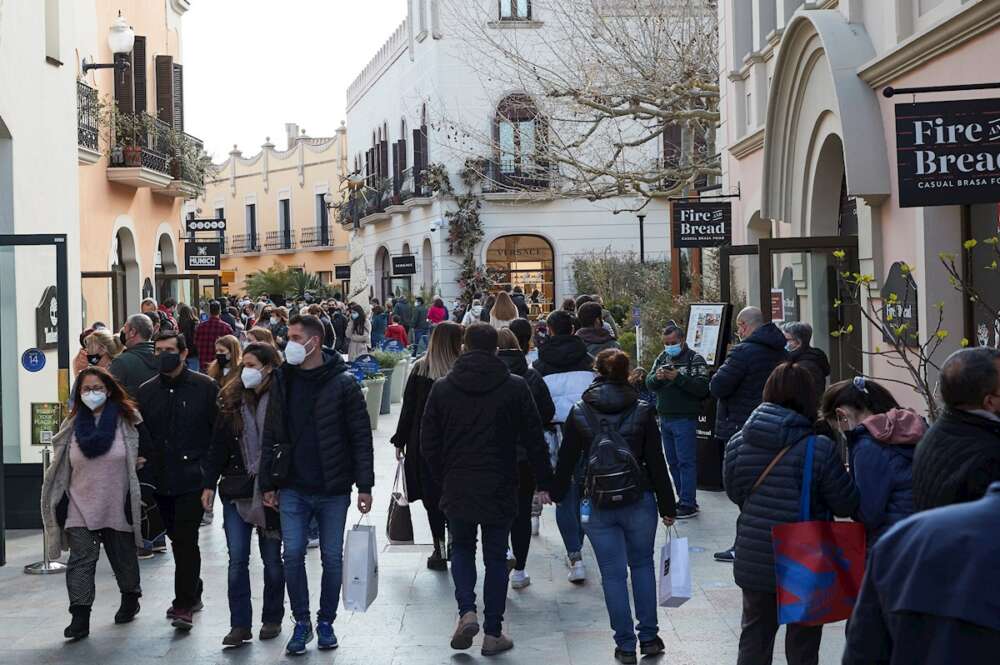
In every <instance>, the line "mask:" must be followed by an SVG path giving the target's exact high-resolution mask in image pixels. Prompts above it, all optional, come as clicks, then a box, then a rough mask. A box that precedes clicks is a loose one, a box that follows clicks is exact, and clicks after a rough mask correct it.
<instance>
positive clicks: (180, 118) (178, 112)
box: [174, 62, 184, 132]
mask: <svg viewBox="0 0 1000 665" xmlns="http://www.w3.org/2000/svg"><path fill="white" fill-rule="evenodd" d="M174 129H175V130H177V131H178V132H183V131H184V67H183V66H182V65H178V64H177V63H176V62H175V63H174Z"/></svg>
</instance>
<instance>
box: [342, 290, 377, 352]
mask: <svg viewBox="0 0 1000 665" xmlns="http://www.w3.org/2000/svg"><path fill="white" fill-rule="evenodd" d="M350 317H351V321H350V323H348V324H347V340H348V341H349V342H350V344H348V346H347V359H348V360H349V361H351V362H354V360H356V359H357V357H358V356H363V355H365V354H366V353H368V351H369V349H371V348H372V322H371V321H369V320H368V317H367V316H365V310H363V309H361V305H359V304H357V303H351V307H350Z"/></svg>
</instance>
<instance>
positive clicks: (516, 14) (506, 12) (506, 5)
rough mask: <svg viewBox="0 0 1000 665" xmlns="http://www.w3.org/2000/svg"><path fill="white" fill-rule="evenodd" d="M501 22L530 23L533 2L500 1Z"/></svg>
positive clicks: (527, 0) (520, 0)
mask: <svg viewBox="0 0 1000 665" xmlns="http://www.w3.org/2000/svg"><path fill="white" fill-rule="evenodd" d="M500 20H501V21H530V20H531V0H500Z"/></svg>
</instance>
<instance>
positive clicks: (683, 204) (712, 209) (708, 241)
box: [671, 201, 733, 247]
mask: <svg viewBox="0 0 1000 665" xmlns="http://www.w3.org/2000/svg"><path fill="white" fill-rule="evenodd" d="M732 219H733V207H732V204H730V203H729V202H728V201H720V202H711V203H701V202H697V201H674V202H673V203H672V204H671V228H672V233H673V246H674V247H722V246H723V245H729V244H731V243H732V237H733V231H732Z"/></svg>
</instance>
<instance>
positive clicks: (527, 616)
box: [0, 405, 844, 665]
mask: <svg viewBox="0 0 1000 665" xmlns="http://www.w3.org/2000/svg"><path fill="white" fill-rule="evenodd" d="M398 410H399V406H398V405H394V406H393V413H392V415H389V416H382V418H381V422H380V426H379V429H378V431H377V432H376V439H375V449H376V472H377V484H376V487H375V506H376V508H375V511H373V515H372V519H373V523H375V524H378V525H379V526H380V527H382V526H383V525H384V524H385V516H386V509H387V507H388V498H387V496H388V489H389V485H390V483H391V480H392V472H393V469H394V466H393V465H394V458H393V449H392V446H391V445H390V444H389V441H388V437H389V436H390V434H391V433H392V432H393V431H394V430H395V421H396V417H397V414H398ZM699 502H700V503H701V505H702V511H701V514H700V515H699V516H698V517H697V518H695V519H692V520H688V521H687V522H682V523H681V524H680V531H681V534H682V535H685V536H687V537H688V538H689V539H690V546H691V562H692V570H693V578H694V587H695V588H694V598H692V600H691V601H689V602H688V603H687V604H685V605H684V606H683V607H681V608H678V609H669V610H666V609H661V610H660V634H661V636H662V637H663V639H664V641H665V642H666V645H667V653H666V656H665V657H664V658H660V659H659V660H658V661H657V660H653V661H651V662H659V663H664V664H670V665H682V664H691V665H695V664H697V665H725V664H730V663H735V662H736V648H737V643H738V639H739V622H740V605H741V596H740V591H739V589H738V588H737V587H736V586H735V584H734V583H733V574H732V567H731V566H730V565H728V564H721V563H717V562H715V561H713V560H712V553H713V552H715V551H717V550H721V549H723V548H725V547H727V546H728V545H730V544H731V543H732V541H733V534H734V530H735V523H736V516H737V511H736V509H735V507H734V506H733V505H732V504H731V503H730V502H729V501H728V499H726V497H725V495H724V494H721V493H711V492H699ZM413 516H414V520H413V521H414V527H415V531H416V540H417V542H418V543H429V542H430V540H431V538H430V532H429V530H428V527H427V520H426V513H424V512H423V508H422V506H421V505H420V504H416V505H414V506H413ZM221 517H222V513H221V510H218V511H217V513H216V521H215V523H214V524H213V525H211V526H208V527H203V528H202V531H201V548H202V562H203V563H202V577H203V578H204V582H205V595H204V601H205V609H204V611H202V612H200V613H198V614H196V615H195V617H196V618H195V627H194V630H192V631H191V632H190V633H189V634H181V633H178V632H176V631H174V629H172V628H171V627H170V625H169V623H167V621H166V620H165V619H164V618H163V613H164V611H165V609H166V608H167V606H168V605H169V603H170V601H171V599H172V597H173V578H172V575H173V565H172V562H171V560H170V558H171V557H170V555H169V554H165V555H158V556H157V557H156V558H155V559H152V560H149V561H141V562H140V565H141V568H142V587H143V593H144V596H143V599H142V606H143V607H142V612H141V613H140V614H139V616H138V617H137V619H136V621H135V622H134V623H132V624H130V625H126V626H115V625H114V623H113V621H112V617H113V616H114V612H115V610H116V609H117V606H118V593H117V588H116V586H115V584H114V579H113V577H112V575H111V570H110V568H109V566H108V565H107V560H106V559H105V558H104V557H103V556H102V559H101V563H100V565H99V568H98V580H97V601H96V603H95V606H94V613H93V617H92V620H91V634H90V637H89V638H88V639H86V640H83V641H81V642H79V643H66V642H65V641H64V640H63V638H62V631H63V628H64V627H65V626H66V625H67V623H68V621H69V614H68V611H67V600H66V587H65V581H64V578H63V576H62V575H57V576H47V577H35V576H28V575H25V574H23V573H22V572H21V569H22V567H23V566H24V565H25V564H27V563H30V562H32V561H34V560H37V559H38V558H39V556H40V555H41V551H42V546H41V542H42V541H41V535H40V533H39V532H37V531H11V532H8V534H7V537H8V540H7V546H8V565H7V566H6V567H4V568H0V663H2V664H4V665H22V664H35V663H52V664H59V665H64V664H65V665H74V664H81V665H83V664H87V665H113V664H122V665H152V664H165V663H170V664H178V665H202V664H209V663H212V664H215V663H232V664H241V665H242V664H246V665H251V664H254V665H255V664H257V663H275V662H281V661H283V660H285V659H286V657H285V656H284V652H283V649H282V647H283V644H284V640H285V639H286V638H287V637H288V636H289V635H290V633H291V630H290V625H289V624H286V626H285V630H284V632H283V633H282V635H281V636H280V637H279V639H277V640H274V641H271V642H263V643H260V642H253V643H251V644H248V645H246V646H244V647H242V648H241V649H237V650H234V651H225V652H224V651H223V650H222V649H221V640H222V637H223V636H224V635H225V634H226V632H227V631H228V629H229V625H228V624H229V610H228V605H227V601H226V566H227V559H226V542H225V536H224V534H223V531H222V523H221V522H222V519H221ZM357 517H358V514H357V513H356V511H355V510H353V509H352V514H351V516H350V518H349V519H353V520H356V519H357ZM380 531H381V533H380V537H381V536H382V534H383V533H384V530H382V529H380ZM664 537H665V533H664V530H663V529H662V528H661V529H660V533H659V536H658V543H657V545H658V546H659V544H660V542H662V540H663V539H664ZM379 545H380V547H382V548H383V549H382V551H381V553H380V555H379V565H380V571H381V579H380V586H379V595H378V599H377V600H376V601H375V604H374V605H373V606H372V608H371V609H370V610H369V611H368V612H367V613H364V614H351V613H343V612H342V613H341V615H340V616H339V617H338V619H337V622H336V624H335V628H336V631H337V636H338V638H339V639H340V644H341V647H340V648H339V649H337V650H336V651H334V652H329V651H327V652H318V651H316V650H315V649H314V648H313V649H310V650H309V651H308V652H307V653H306V654H305V655H303V656H301V657H299V658H297V659H296V660H297V661H299V662H301V663H318V662H325V663H336V664H337V665H368V664H371V665H397V664H398V665H438V664H440V663H455V664H463V665H464V664H466V663H472V662H486V661H491V662H500V663H519V664H520V663H523V664H536V663H537V664H544V665H605V664H608V663H614V659H613V657H612V653H613V650H614V644H613V642H612V639H611V631H610V629H609V628H608V619H607V614H606V613H605V609H604V602H603V597H602V594H601V588H600V574H599V573H598V571H597V565H596V563H595V562H594V560H593V556H592V553H591V552H590V550H589V545H588V546H587V548H586V551H585V561H586V563H587V567H588V572H589V579H588V581H587V583H586V584H585V585H584V586H580V587H577V586H574V585H572V584H570V583H569V582H567V581H566V568H565V565H564V563H563V555H564V552H563V549H562V543H561V540H560V538H559V533H558V530H557V528H556V522H555V513H554V510H553V508H552V507H547V508H546V510H545V513H544V515H543V518H542V530H541V534H540V535H539V536H537V537H535V538H534V539H533V542H532V549H531V554H530V557H529V561H528V573H529V574H530V575H531V580H532V584H531V586H529V587H528V588H526V589H524V590H521V591H514V590H510V591H509V592H508V596H507V597H508V601H507V612H506V623H505V630H506V631H507V632H508V633H509V634H510V636H511V637H512V638H513V639H514V642H515V644H516V646H515V648H514V650H513V651H511V652H509V653H507V654H504V655H501V656H498V657H494V658H493V659H489V658H485V657H483V656H481V655H480V654H479V650H478V643H479V640H478V639H477V643H476V646H474V648H473V649H471V650H469V651H467V652H455V651H452V650H451V649H450V648H449V647H448V640H449V638H450V635H451V631H452V629H453V627H454V622H455V618H456V608H455V603H454V600H453V589H452V586H451V579H450V577H449V576H448V575H447V574H445V573H436V572H432V571H429V570H427V568H426V566H425V559H426V557H427V555H428V554H429V552H430V546H429V545H413V546H390V547H385V545H384V538H382V539H381V540H380V543H379ZM307 565H308V567H309V573H310V582H311V589H312V598H313V606H314V609H315V606H316V604H317V603H318V580H319V574H320V563H319V552H318V551H317V550H310V551H309V555H308V560H307ZM261 575H262V573H261V566H260V562H259V560H255V559H254V558H252V559H251V580H252V585H253V601H254V607H255V613H257V616H256V618H259V608H260V592H261V585H262V576H261ZM481 582H482V574H481V572H480V583H481ZM782 643H783V632H782V633H779V635H778V640H777V642H776V649H775V650H776V655H775V663H784V662H785V659H784V655H783V646H782ZM843 644H844V636H843V624H837V625H834V626H828V627H827V628H826V630H825V633H824V636H823V648H822V651H821V654H820V662H821V663H823V664H824V665H833V664H834V663H839V662H840V656H841V653H842V651H843ZM311 646H312V647H315V643H313V645H311Z"/></svg>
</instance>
